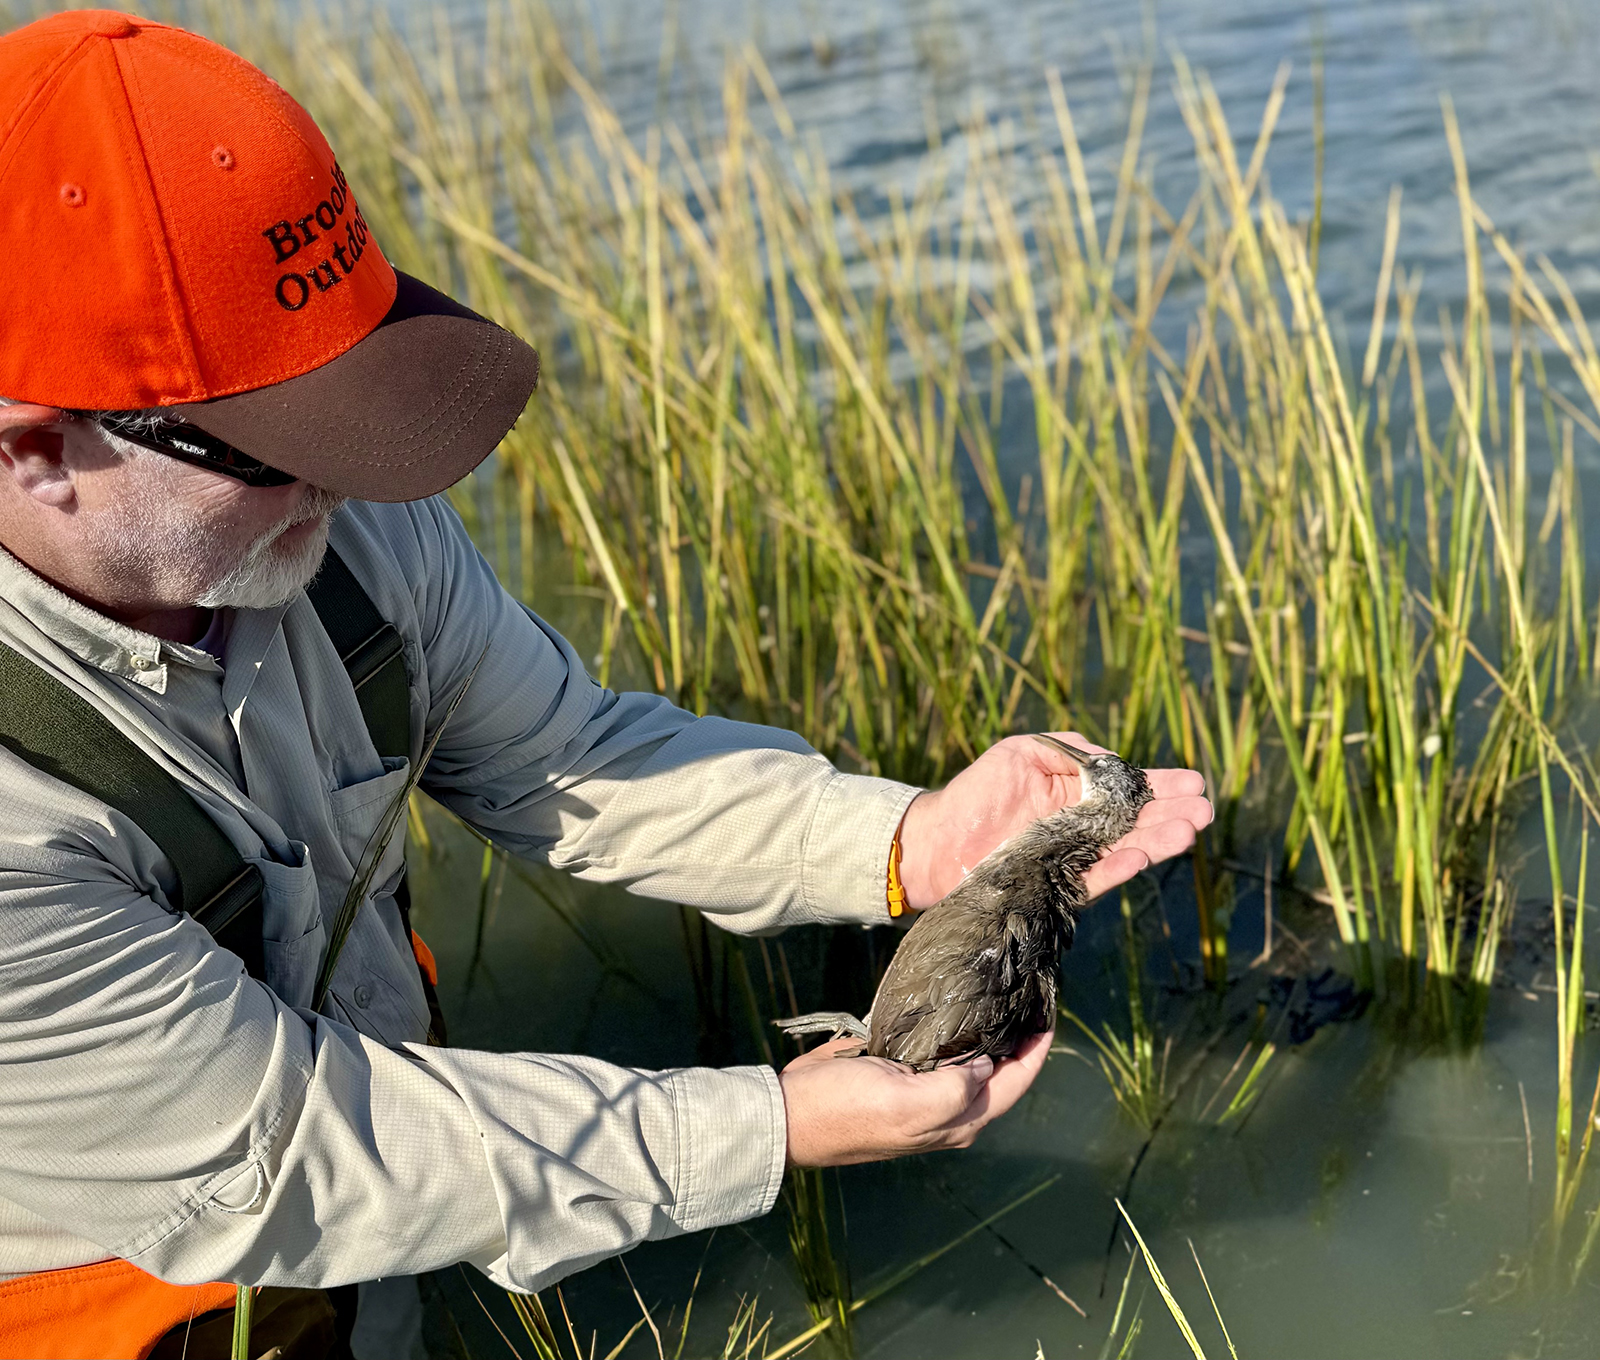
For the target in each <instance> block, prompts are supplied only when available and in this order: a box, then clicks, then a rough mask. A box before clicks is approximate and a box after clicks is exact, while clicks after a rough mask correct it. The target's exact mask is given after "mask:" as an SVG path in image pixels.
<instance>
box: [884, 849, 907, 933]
mask: <svg viewBox="0 0 1600 1360" xmlns="http://www.w3.org/2000/svg"><path fill="white" fill-rule="evenodd" d="M885 896H886V897H887V898H888V899H889V915H890V916H892V917H898V916H902V915H904V914H905V909H906V885H905V884H904V883H902V882H901V881H900V828H899V827H896V828H895V832H894V841H893V842H892V843H891V844H890V846H889V887H888V891H887V892H886V893H885Z"/></svg>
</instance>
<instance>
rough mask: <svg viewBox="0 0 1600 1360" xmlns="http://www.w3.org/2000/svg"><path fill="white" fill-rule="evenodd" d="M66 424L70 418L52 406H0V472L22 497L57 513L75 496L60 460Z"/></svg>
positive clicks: (65, 440) (63, 464)
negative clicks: (55, 510) (55, 509)
mask: <svg viewBox="0 0 1600 1360" xmlns="http://www.w3.org/2000/svg"><path fill="white" fill-rule="evenodd" d="M70 424H71V417H70V416H67V415H64V414H63V413H62V412H61V411H59V410H57V409H56V408H55V407H54V406H36V405H34V404H32V403H31V402H20V401H19V402H13V403H11V404H9V405H5V406H0V469H3V471H4V472H7V473H10V475H11V480H12V481H13V482H14V483H15V485H16V487H17V489H18V490H19V491H21V492H22V493H23V494H24V495H27V496H31V497H33V499H35V500H37V501H39V502H41V503H42V504H45V505H50V506H55V507H56V508H58V509H59V508H65V507H66V506H68V505H70V504H71V503H72V501H73V499H74V497H75V494H76V493H75V491H74V488H73V485H72V476H71V474H70V473H69V472H68V470H67V467H66V462H65V459H64V457H63V455H64V453H65V450H66V444H67V428H68V426H69V425H70Z"/></svg>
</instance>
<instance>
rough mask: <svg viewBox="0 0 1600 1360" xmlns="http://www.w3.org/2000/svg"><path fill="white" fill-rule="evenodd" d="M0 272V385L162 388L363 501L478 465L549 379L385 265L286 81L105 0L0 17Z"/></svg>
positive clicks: (410, 492)
mask: <svg viewBox="0 0 1600 1360" xmlns="http://www.w3.org/2000/svg"><path fill="white" fill-rule="evenodd" d="M0 290H3V295H4V296H5V297H6V299H7V300H8V304H9V306H10V307H11V309H12V315H13V318H14V320H13V323H12V324H11V325H8V326H7V327H6V328H5V335H4V338H3V339H0V393H4V394H5V395H6V396H8V397H11V398H13V399H16V400H24V401H30V402H38V403H41V404H43V405H49V406H57V407H62V408H66V409H71V410H95V411H105V410H134V409H141V408H145V407H157V406H159V407H164V408H169V409H170V410H171V412H172V414H173V415H174V416H175V417H177V418H179V419H181V420H184V421H187V422H189V423H190V424H193V425H196V426H198V427H199V428H200V429H202V430H205V431H206V432H207V433H209V434H212V435H214V436H216V437H217V438H219V439H222V440H224V441H226V442H227V443H229V444H232V445H234V446H235V447H236V448H238V449H240V450H242V451H243V452H245V453H247V454H249V455H251V456H252V457H254V458H257V459H259V460H260V461H261V462H263V463H266V464H267V465H269V466H271V467H275V468H277V469H279V470H280V471H283V472H287V473H290V474H292V475H294V476H296V477H300V478H303V479H305V480H306V481H309V482H314V483H316V484H317V485H319V486H325V487H327V488H328V489H330V490H332V491H336V492H340V493H342V494H344V495H348V496H355V497H358V498H360V499H363V500H375V501H402V500H414V499H416V498H418V497H421V496H429V495H432V494H434V493H435V492H438V491H442V490H443V489H444V488H445V487H447V486H449V485H450V484H451V483H453V482H455V481H457V480H459V479H460V478H461V477H463V476H465V475H466V474H467V473H468V472H470V471H471V470H472V469H473V468H474V467H476V466H477V465H478V464H479V463H480V462H482V461H483V459H484V458H486V457H487V456H488V455H489V453H490V452H491V451H492V450H493V449H494V447H495V446H496V445H497V444H498V443H499V442H500V440H501V439H502V438H503V437H504V435H505V433H506V431H507V430H509V429H510V428H511V425H512V424H513V423H514V422H515V420H516V419H517V417H518V416H519V415H520V414H521V413H522V409H523V407H524V406H525V405H526V404H527V401H528V398H529V396H530V395H531V394H532V392H533V389H534V387H535V386H536V385H537V383H538V377H539V356H538V355H537V354H535V353H534V351H533V350H532V349H530V348H529V347H528V346H527V345H526V344H524V343H523V342H522V341H521V340H519V339H518V338H517V337H516V336H514V335H512V334H510V332H508V331H506V330H503V329H502V328H501V327H499V326H497V325H495V324H494V323H493V322H491V321H488V320H486V319H485V318H484V317H481V316H479V315H478V314H477V313H476V312H473V311H470V310H468V309H467V308H465V307H462V306H460V305H459V304H458V303H455V302H453V301H451V300H450V299H449V298H448V297H446V296H444V294H442V293H439V292H436V291H435V290H434V289H432V288H429V287H428V286H427V285H425V284H423V283H420V282H418V281H417V280H416V279H413V278H410V277H408V276H407V275H405V274H401V273H399V272H398V271H397V270H395V269H393V268H392V267H391V266H390V264H389V262H388V260H386V259H385V258H384V256H383V252H382V251H381V250H380V249H379V247H378V243H377V241H376V239H374V237H373V234H372V231H371V229H370V228H369V227H368V225H367V222H366V219H365V218H364V217H363V216H362V215H361V209H360V207H359V206H358V205H357V202H356V197H355V193H354V191H353V190H352V188H351V185H350V183H349V181H348V180H347V179H346V177H345V174H344V171H343V170H342V169H340V167H339V164H338V162H337V161H336V160H335V159H334V154H333V151H332V150H331V149H330V148H329V146H328V143H327V141H326V139H325V138H324V137H323V135H322V133H321V132H320V131H319V130H318V128H317V125H316V124H315V123H314V122H312V120H311V117H310V115H309V114H307V113H306V111H305V110H304V109H302V108H301V107H300V106H299V105H298V104H297V103H295V101H294V100H293V99H291V98H290V97H289V96H288V95H287V94H286V93H285V92H284V91H283V90H282V89H281V88H280V87H279V86H278V85H276V84H275V83H274V82H273V81H271V80H269V79H268V78H267V77H266V76H265V75H263V74H262V73H261V72H260V71H258V70H257V69H256V68H255V67H253V66H251V65H250V64H249V63H248V62H246V61H244V60H243V59H241V58H240V57H237V56H235V55H234V54H233V53H231V52H229V51H227V50H226V49H225V48H222V47H219V46H217V45H216V44H215V43H212V42H208V41H207V40H206V39H204V38H200V37H197V36H195V35H194V34H192V33H187V32H185V31H184V30H182V29H179V28H173V27H171V26H170V25H167V24H158V23H154V22H152V21H150V20H148V19H140V18H136V17H134V16H133V15H128V14H121V13H118V12H116V11H114V10H76V11H72V12H68V13H64V14H57V15H54V16H53V17H51V18H47V19H41V20H39V21H38V22H36V23H32V24H28V25H27V26H26V27H24V28H20V29H17V30H16V31H15V32H12V33H9V34H6V35H5V36H4V37H0ZM24 315H25V316H26V318H27V320H26V324H18V320H17V318H20V317H22V316H24Z"/></svg>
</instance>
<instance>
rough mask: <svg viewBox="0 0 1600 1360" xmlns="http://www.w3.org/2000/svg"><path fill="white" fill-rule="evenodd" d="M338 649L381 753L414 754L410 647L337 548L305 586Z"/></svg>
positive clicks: (368, 727)
mask: <svg viewBox="0 0 1600 1360" xmlns="http://www.w3.org/2000/svg"><path fill="white" fill-rule="evenodd" d="M306 594H307V596H308V597H309V598H310V600H311V605H312V608H314V609H315V610H316V611H317V617H318V618H319V619H321V620H322V626H323V627H324V628H325V629H327V631H328V637H329V639H330V640H331V641H332V643H333V646H334V650H335V651H337V652H338V653H339V659H340V660H341V661H343V662H344V668H345V670H347V671H348V672H349V673H350V683H351V684H352V685H354V686H355V691H356V698H357V700H359V701H360V704H361V716H362V717H363V718H365V719H366V723H367V733H368V735H369V736H371V738H372V744H373V746H374V747H375V748H376V749H377V752H378V754H379V755H380V756H406V755H410V754H411V686H410V682H409V681H408V680H407V678H406V658H405V648H404V645H403V644H402V643H401V640H400V634H399V632H398V630H396V628H395V626H394V625H393V624H392V623H390V622H389V621H388V620H387V619H385V618H384V617H383V615H382V614H380V613H379V612H378V609H377V606H376V605H374V604H373V603H372V600H371V598H370V597H369V596H368V595H367V592H366V591H364V590H363V589H362V588H361V582H359V581H358V580H356V578H355V574H354V573H353V572H352V571H351V570H350V568H349V567H347V566H345V564H344V561H343V559H342V558H341V557H340V556H339V554H338V553H336V552H334V551H333V549H332V548H329V549H328V555H327V557H326V558H324V559H323V563H322V570H321V571H320V572H318V573H317V579H316V580H315V581H313V582H312V583H311V584H310V586H308V587H307V589H306Z"/></svg>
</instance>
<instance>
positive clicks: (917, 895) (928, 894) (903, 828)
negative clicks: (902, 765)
mask: <svg viewBox="0 0 1600 1360" xmlns="http://www.w3.org/2000/svg"><path fill="white" fill-rule="evenodd" d="M938 800H939V795H938V794H937V793H934V792H931V791H928V790H924V791H923V792H922V793H919V794H918V795H917V796H916V797H915V798H913V799H912V800H911V803H910V806H908V807H907V808H906V811H905V816H903V817H902V818H901V819H900V828H899V830H898V831H896V832H895V842H896V843H897V844H898V845H899V847H900V863H899V878H900V883H901V886H902V887H903V888H904V891H905V905H906V906H907V907H908V908H909V909H910V910H912V911H923V910H925V909H926V908H928V907H931V906H932V905H933V904H934V903H935V902H937V901H938V900H939V898H940V897H942V896H943V894H942V893H939V892H936V891H935V890H934V886H933V885H934V875H935V872H936V868H935V866H934V864H933V863H932V860H933V859H934V853H933V842H934V837H933V834H932V832H931V830H930V827H931V825H932V822H933V820H934V813H935V811H936V810H937V807H938ZM891 853H892V851H891ZM890 914H891V915H893V914H894V913H893V912H891V913H890Z"/></svg>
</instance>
